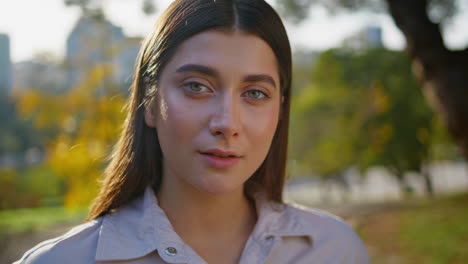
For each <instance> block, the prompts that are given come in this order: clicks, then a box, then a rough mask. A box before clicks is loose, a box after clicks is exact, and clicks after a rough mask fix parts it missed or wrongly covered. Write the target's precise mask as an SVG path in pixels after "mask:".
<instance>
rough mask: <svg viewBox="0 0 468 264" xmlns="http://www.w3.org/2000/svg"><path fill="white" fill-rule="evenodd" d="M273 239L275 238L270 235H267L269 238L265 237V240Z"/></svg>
mask: <svg viewBox="0 0 468 264" xmlns="http://www.w3.org/2000/svg"><path fill="white" fill-rule="evenodd" d="M273 238H275V237H274V236H272V235H269V236H267V237H265V239H266V240H272V239H273Z"/></svg>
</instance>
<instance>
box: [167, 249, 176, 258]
mask: <svg viewBox="0 0 468 264" xmlns="http://www.w3.org/2000/svg"><path fill="white" fill-rule="evenodd" d="M164 253H166V255H168V256H171V257H173V256H175V255H177V249H175V248H173V247H168V248H166V250H164Z"/></svg>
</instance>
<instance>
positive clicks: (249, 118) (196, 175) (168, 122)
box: [145, 30, 281, 195]
mask: <svg viewBox="0 0 468 264" xmlns="http://www.w3.org/2000/svg"><path fill="white" fill-rule="evenodd" d="M158 89H159V90H158V94H157V96H156V100H154V104H153V105H152V106H151V107H150V108H148V109H147V110H146V112H145V120H146V123H147V125H148V126H150V127H155V128H156V131H157V136H158V138H159V142H160V145H161V150H162V153H163V168H164V169H163V179H162V180H163V186H172V187H171V188H180V187H183V188H192V189H193V188H195V190H198V191H201V192H205V193H210V194H215V195H220V194H226V193H230V192H232V191H235V190H238V191H241V190H242V186H243V184H244V183H245V182H246V181H247V179H248V178H249V177H250V176H251V175H252V174H253V173H254V172H255V171H256V170H257V168H258V167H259V166H260V165H261V163H262V162H263V160H264V159H265V157H266V155H267V153H268V150H269V148H270V145H271V142H272V139H273V135H274V133H275V130H276V127H277V124H278V118H279V111H280V101H281V98H280V87H279V75H278V66H277V61H276V57H275V55H274V53H273V51H272V49H271V48H270V46H269V45H268V44H267V43H266V42H265V41H263V40H262V39H260V38H259V37H257V36H255V35H251V34H246V33H242V32H238V31H236V32H231V33H227V32H221V31H214V30H210V31H204V32H202V33H199V34H196V35H194V36H193V37H191V38H189V39H188V40H186V41H184V42H183V43H182V45H181V46H180V47H179V48H178V49H177V52H176V53H175V54H174V56H173V58H172V59H171V60H170V61H169V63H168V64H167V65H166V66H165V67H164V69H163V71H162V73H161V75H160V80H159V82H158Z"/></svg>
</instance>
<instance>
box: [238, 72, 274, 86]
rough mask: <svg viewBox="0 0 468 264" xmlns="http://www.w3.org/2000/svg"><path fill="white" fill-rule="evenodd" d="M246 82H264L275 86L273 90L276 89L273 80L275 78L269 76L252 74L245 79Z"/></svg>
mask: <svg viewBox="0 0 468 264" xmlns="http://www.w3.org/2000/svg"><path fill="white" fill-rule="evenodd" d="M244 82H264V83H267V84H270V85H271V86H273V88H275V89H276V83H275V80H273V77H271V76H270V75H268V74H251V75H247V76H246V77H245V78H244Z"/></svg>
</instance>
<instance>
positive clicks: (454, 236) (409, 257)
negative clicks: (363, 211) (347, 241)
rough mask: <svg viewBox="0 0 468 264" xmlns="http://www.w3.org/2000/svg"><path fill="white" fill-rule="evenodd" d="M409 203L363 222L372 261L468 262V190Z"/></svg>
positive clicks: (379, 263)
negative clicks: (467, 191) (453, 194)
mask: <svg viewBox="0 0 468 264" xmlns="http://www.w3.org/2000/svg"><path fill="white" fill-rule="evenodd" d="M409 203H410V205H409V206H402V207H400V208H394V209H390V210H384V211H382V212H378V213H375V214H372V215H370V216H369V217H366V219H364V220H363V221H362V223H361V224H360V226H359V228H358V232H359V234H360V235H361V237H362V238H363V240H364V242H365V243H366V246H367V247H368V250H369V254H370V255H371V258H372V263H374V264H387V263H399V264H405V263H407V264H410V263H411V264H412V263H424V264H462V263H463V264H466V263H468V193H464V194H459V195H455V196H450V197H445V198H436V199H434V200H424V201H418V202H414V201H412V202H409Z"/></svg>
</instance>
